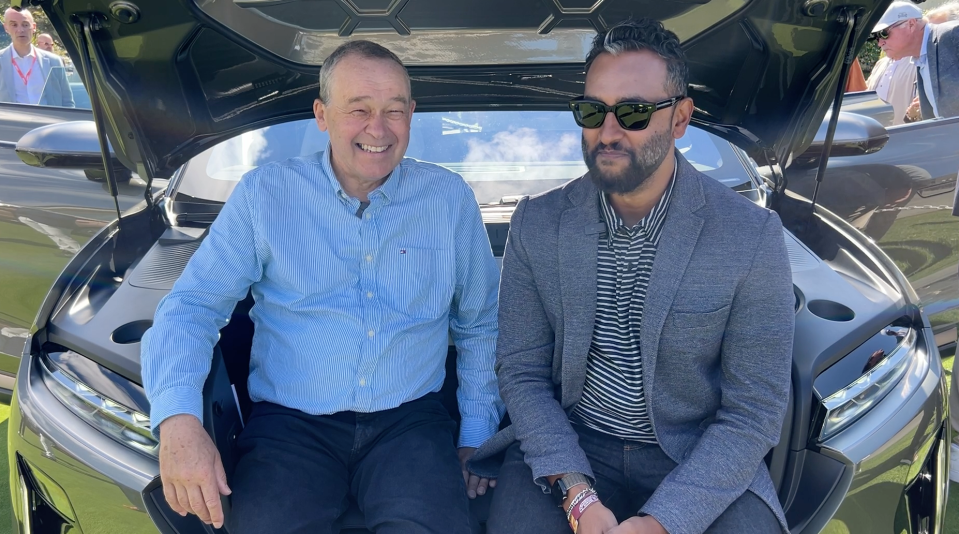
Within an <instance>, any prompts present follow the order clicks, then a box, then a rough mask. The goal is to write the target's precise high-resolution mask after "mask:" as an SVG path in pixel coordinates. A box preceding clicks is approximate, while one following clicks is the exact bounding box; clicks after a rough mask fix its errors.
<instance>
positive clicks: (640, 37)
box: [586, 18, 689, 96]
mask: <svg viewBox="0 0 959 534" xmlns="http://www.w3.org/2000/svg"><path fill="white" fill-rule="evenodd" d="M641 50H649V51H650V52H654V53H656V54H657V55H658V56H659V57H661V58H663V60H664V61H665V62H666V83H665V89H666V92H667V93H668V94H669V95H670V96H686V86H687V85H688V84H689V67H687V66H686V53H685V52H683V49H682V47H680V46H679V37H677V36H676V34H675V33H673V32H671V31H669V30H667V29H666V27H665V26H663V23H661V22H659V21H658V20H654V19H649V18H642V19H639V20H627V21H624V22H621V23H619V24H617V25H616V26H613V27H612V28H610V29H609V30H607V31H605V32H603V33H600V34H599V35H597V36H596V37H595V38H594V39H593V46H592V48H591V49H590V51H589V54H587V55H586V72H589V67H590V65H592V63H593V60H595V59H596V58H597V57H598V56H599V55H600V54H603V53H609V54H612V55H614V56H616V55H619V54H621V53H623V52H638V51H641Z"/></svg>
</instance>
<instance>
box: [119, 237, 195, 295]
mask: <svg viewBox="0 0 959 534" xmlns="http://www.w3.org/2000/svg"><path fill="white" fill-rule="evenodd" d="M199 246H200V241H199V240H197V241H187V242H185V243H176V244H172V245H157V246H155V247H153V248H152V249H151V250H150V252H148V253H147V255H146V257H145V258H143V261H142V262H140V265H139V266H137V268H136V271H134V273H133V277H132V278H131V279H130V285H131V286H133V287H141V288H144V289H167V290H169V289H173V283H174V282H176V280H177V278H179V277H180V273H182V272H183V269H184V268H185V267H186V264H187V262H188V261H190V258H191V257H192V256H193V253H194V252H196V249H197V248H199Z"/></svg>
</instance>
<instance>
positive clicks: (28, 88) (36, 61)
mask: <svg viewBox="0 0 959 534" xmlns="http://www.w3.org/2000/svg"><path fill="white" fill-rule="evenodd" d="M10 48H11V50H10V51H11V52H12V53H11V54H10V57H12V58H13V61H14V62H15V63H16V65H17V66H18V67H20V72H17V69H15V68H14V67H13V65H10V66H9V68H11V69H13V85H14V87H16V96H17V102H18V103H20V104H38V103H39V102H40V96H41V95H42V94H43V85H44V82H46V80H45V79H44V77H43V72H42V70H41V69H40V58H39V57H38V54H37V50H36V49H35V48H34V47H33V45H30V53H29V54H27V55H26V56H23V57H21V56H20V54H18V53H17V50H16V49H15V48H13V47H12V46H11V47H10ZM31 66H32V67H33V70H32V71H31V70H30V68H31ZM0 68H7V65H3V66H2V67H0ZM20 73H23V75H24V76H27V83H26V85H24V83H23V78H21V77H20Z"/></svg>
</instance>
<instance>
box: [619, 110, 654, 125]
mask: <svg viewBox="0 0 959 534" xmlns="http://www.w3.org/2000/svg"><path fill="white" fill-rule="evenodd" d="M650 115H652V110H651V109H650V106H646V105H642V104H640V105H636V104H630V105H620V106H617V108H616V118H617V119H618V120H619V124H620V125H621V126H622V127H623V128H625V129H627V130H642V129H644V128H646V126H647V125H648V124H649V117H650Z"/></svg>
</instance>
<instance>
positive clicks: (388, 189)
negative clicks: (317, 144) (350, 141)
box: [320, 143, 403, 204]
mask: <svg viewBox="0 0 959 534" xmlns="http://www.w3.org/2000/svg"><path fill="white" fill-rule="evenodd" d="M332 151H333V146H332V145H331V144H330V143H327V145H326V151H324V152H323V153H322V155H321V158H320V166H321V167H322V169H323V174H325V175H326V177H327V179H328V180H329V181H330V185H331V186H332V187H333V190H334V191H336V196H338V197H340V199H342V200H344V201H349V200H350V195H349V194H347V192H346V191H344V190H343V185H342V184H340V181H339V180H337V179H336V174H335V173H334V172H333V164H332V162H331V160H330V154H331V153H332ZM402 172H403V162H402V161H400V164H399V165H397V166H396V168H395V169H393V172H391V173H390V176H389V177H388V178H387V179H386V181H385V182H383V185H381V186H379V187H377V188H376V189H374V190H373V191H371V192H370V194H369V199H370V202H371V204H372V203H374V198H376V197H379V196H382V197H383V200H384V201H385V202H389V201H390V200H391V199H392V198H393V196H394V195H395V194H396V188H397V187H398V185H397V184H398V183H399V181H400V176H402Z"/></svg>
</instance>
